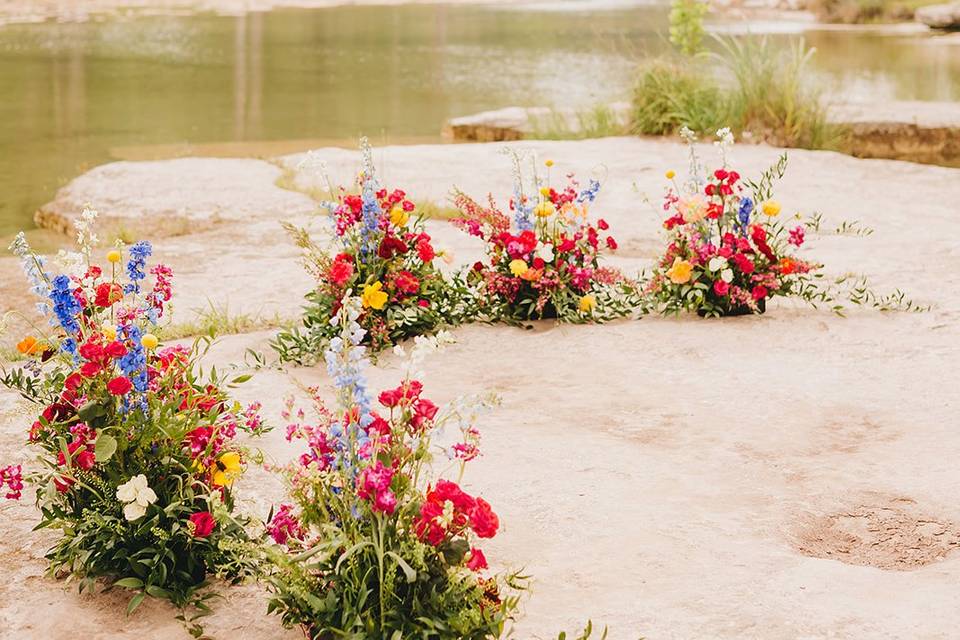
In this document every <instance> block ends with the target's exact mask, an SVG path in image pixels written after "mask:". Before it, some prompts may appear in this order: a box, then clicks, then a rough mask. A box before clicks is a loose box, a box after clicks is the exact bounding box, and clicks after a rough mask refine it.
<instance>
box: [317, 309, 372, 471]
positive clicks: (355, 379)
mask: <svg viewBox="0 0 960 640" xmlns="http://www.w3.org/2000/svg"><path fill="white" fill-rule="evenodd" d="M360 311H361V309H360V304H359V300H358V299H357V298H345V299H344V301H343V306H341V308H340V311H339V312H338V313H337V315H336V316H335V317H334V318H333V319H331V321H330V323H331V324H334V325H340V327H341V334H340V335H339V336H337V337H335V338H333V339H332V340H331V341H330V345H329V346H328V347H327V350H326V351H324V359H325V360H326V363H327V373H329V374H330V377H331V378H332V379H333V384H334V386H335V387H336V388H337V391H338V394H339V396H340V404H341V406H343V407H344V408H350V407H356V409H357V414H358V415H359V420H358V421H354V420H353V419H352V418H350V417H349V416H350V415H352V414H353V412H352V411H351V412H345V414H346V415H345V417H344V418H343V421H342V422H340V423H336V424H333V425H332V426H331V427H330V435H331V436H332V437H333V438H334V442H335V444H334V447H335V449H337V455H336V458H337V459H336V461H335V463H334V464H336V465H338V466H341V467H343V468H347V469H352V470H353V472H356V469H355V468H354V467H353V460H354V457H355V456H356V454H357V452H358V451H360V450H361V449H363V447H364V446H365V445H366V444H367V443H368V442H369V440H370V438H369V436H368V435H367V430H366V428H367V427H368V426H369V425H370V423H372V422H373V415H372V414H371V410H372V401H371V399H370V394H369V391H368V390H367V379H366V376H365V375H364V373H363V369H364V366H365V365H366V363H367V360H366V349H365V348H364V347H363V346H362V345H361V344H360V342H361V341H362V340H363V336H364V333H365V332H364V330H363V328H362V327H361V326H360V324H359V323H358V322H357V318H359V317H360Z"/></svg>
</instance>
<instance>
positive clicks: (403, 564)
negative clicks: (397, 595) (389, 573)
mask: <svg viewBox="0 0 960 640" xmlns="http://www.w3.org/2000/svg"><path fill="white" fill-rule="evenodd" d="M387 555H388V556H390V557H391V558H393V559H394V560H396V561H397V564H398V565H400V568H401V569H403V574H404V575H405V576H407V582H408V583H414V582H416V581H417V572H416V571H414V570H413V567H411V566H410V565H409V564H407V561H406V560H404V559H403V558H401V557H400V556H399V555H397V554H396V553H394V552H393V551H387Z"/></svg>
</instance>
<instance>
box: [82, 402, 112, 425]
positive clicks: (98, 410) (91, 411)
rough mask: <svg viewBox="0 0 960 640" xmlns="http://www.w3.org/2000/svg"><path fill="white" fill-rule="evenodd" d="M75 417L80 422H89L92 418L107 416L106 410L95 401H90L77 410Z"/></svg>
mask: <svg viewBox="0 0 960 640" xmlns="http://www.w3.org/2000/svg"><path fill="white" fill-rule="evenodd" d="M77 415H78V416H80V419H81V420H84V421H86V422H90V421H91V420H93V419H94V418H99V417H100V416H105V415H107V410H106V409H105V408H104V407H102V406H101V405H99V404H97V403H96V402H95V401H93V400H91V401H90V402H88V403H87V404H85V405H83V406H82V407H80V408H79V409H77Z"/></svg>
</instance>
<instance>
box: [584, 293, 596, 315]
mask: <svg viewBox="0 0 960 640" xmlns="http://www.w3.org/2000/svg"><path fill="white" fill-rule="evenodd" d="M596 307H597V299H596V298H595V297H594V296H592V295H585V296H583V297H582V298H580V311H583V312H584V313H590V312H591V311H593V310H594V309H596Z"/></svg>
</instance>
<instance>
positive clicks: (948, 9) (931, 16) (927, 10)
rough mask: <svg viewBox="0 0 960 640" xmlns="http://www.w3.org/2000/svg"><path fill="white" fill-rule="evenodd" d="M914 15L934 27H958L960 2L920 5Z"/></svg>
mask: <svg viewBox="0 0 960 640" xmlns="http://www.w3.org/2000/svg"><path fill="white" fill-rule="evenodd" d="M914 16H915V17H916V19H917V21H918V22H922V23H923V24H925V25H927V26H928V27H932V28H934V29H960V2H953V3H948V4H932V5H930V6H927V7H920V8H919V9H917V11H916V13H915V14H914Z"/></svg>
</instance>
